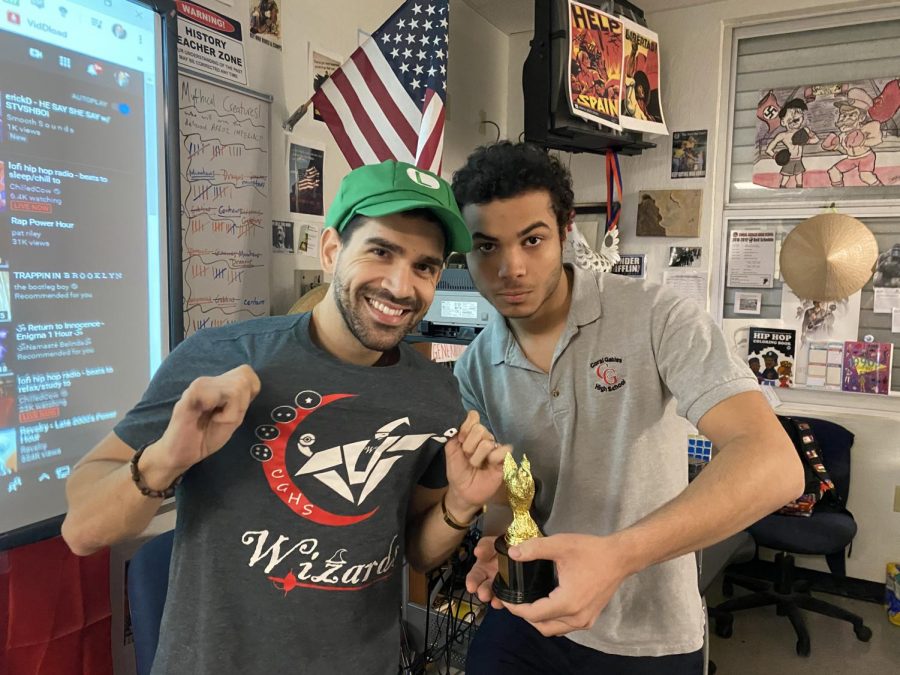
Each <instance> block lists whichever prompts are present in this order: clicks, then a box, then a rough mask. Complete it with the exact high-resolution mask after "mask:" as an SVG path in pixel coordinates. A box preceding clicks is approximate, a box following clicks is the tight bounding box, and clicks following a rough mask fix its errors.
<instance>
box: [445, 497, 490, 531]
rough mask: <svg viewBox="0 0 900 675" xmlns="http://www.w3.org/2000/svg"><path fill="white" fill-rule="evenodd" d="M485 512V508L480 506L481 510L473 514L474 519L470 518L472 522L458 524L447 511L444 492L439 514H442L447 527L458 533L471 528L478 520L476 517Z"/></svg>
mask: <svg viewBox="0 0 900 675" xmlns="http://www.w3.org/2000/svg"><path fill="white" fill-rule="evenodd" d="M486 510H487V506H482V507H481V510H480V511H478V513H476V514H475V517H474V518H472V520H470V521H469V522H468V523H465V524H463V523H461V522H459V521H458V520H457V519H456V518H454V517H453V514H451V513H450V511H448V510H447V493H446V492H445V493H444V495H443V496H442V497H441V512H442V513H443V514H444V522H445V523H447V525H449V526H450V527H452V528H453V529H454V530H460V531H464V530H468V529H469V528H470V527H472V525H473V524H474V523H475V521H476V520H478V516H480V515H481V514H482V513H484V512H485V511H486Z"/></svg>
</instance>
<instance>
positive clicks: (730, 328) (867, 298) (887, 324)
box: [720, 216, 900, 393]
mask: <svg viewBox="0 0 900 675" xmlns="http://www.w3.org/2000/svg"><path fill="white" fill-rule="evenodd" d="M805 219H806V217H805V216H801V217H791V218H783V219H777V218H768V219H762V218H752V217H731V218H729V219H727V220H726V223H725V228H724V235H723V238H724V245H723V247H722V250H723V251H724V252H725V255H724V256H723V265H724V274H723V276H722V279H723V282H724V283H723V284H722V288H720V291H721V292H722V293H723V297H722V319H723V322H722V327H723V330H724V332H725V334H726V338H727V339H728V340H729V344H730V346H731V347H732V349H733V350H734V351H735V353H737V354H738V355H739V356H742V357H744V356H746V347H747V345H746V337H747V333H748V328H749V327H750V326H761V327H771V328H784V327H787V325H786V324H784V323H782V299H783V297H784V293H785V290H784V289H785V286H784V283H783V281H782V279H781V276H780V270H779V268H778V255H779V253H780V251H781V242H782V241H783V240H784V238H785V237H786V236H787V235H788V234H789V233H790V231H791V230H793V228H794V227H795V226H797V225H799V224H800V223H801V222H803V221H804V220H805ZM859 220H861V221H862V222H863V223H864V224H865V225H866V226H867V227H868V228H869V230H871V232H872V233H873V234H874V235H875V240H876V241H877V242H878V250H879V252H883V251H886V250H889V249H891V247H892V246H893V245H894V244H900V216H897V217H885V216H878V217H864V216H860V217H859ZM734 230H749V231H754V230H755V231H760V232H773V233H774V234H775V264H774V269H775V274H774V276H773V280H772V288H759V287H749V286H729V285H728V284H727V280H728V271H729V270H728V265H729V260H730V255H729V254H730V253H731V250H730V245H729V242H730V241H731V233H732V231H734ZM740 293H744V294H751V295H755V294H759V295H760V296H761V304H760V307H759V314H758V315H748V314H743V313H740V312H739V311H737V309H738V308H737V306H736V303H735V301H736V300H737V299H738V294H740ZM850 309H852V310H853V311H855V306H854V307H851V308H850ZM874 309H875V288H874V286H873V282H872V279H870V280H869V281H868V283H867V284H866V285H865V287H864V288H863V289H862V291H861V293H860V296H859V326H858V331H857V335H856V336H855V337H848V338H846V339H857V340H863V339H864V338H865V337H866V336H868V335H870V336H872V338H874V341H875V342H891V343H893V344H894V357H893V361H892V365H893V369H892V380H891V390H892V393H893V392H900V333H893V332H892V331H891V318H892V315H891V314H890V313H876V312H875V311H874ZM798 341H799V336H798ZM797 388H802V385H797Z"/></svg>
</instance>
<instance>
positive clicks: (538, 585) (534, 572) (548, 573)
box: [491, 536, 556, 605]
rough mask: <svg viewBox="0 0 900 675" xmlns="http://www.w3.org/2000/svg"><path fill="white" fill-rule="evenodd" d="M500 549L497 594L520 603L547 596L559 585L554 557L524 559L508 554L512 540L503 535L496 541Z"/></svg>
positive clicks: (495, 543)
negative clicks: (509, 542) (516, 558)
mask: <svg viewBox="0 0 900 675" xmlns="http://www.w3.org/2000/svg"><path fill="white" fill-rule="evenodd" d="M494 549H495V550H496V551H497V576H496V577H495V578H494V583H493V585H492V587H491V588H492V590H493V591H494V595H495V596H497V597H498V598H500V599H501V600H503V601H504V602H508V603H510V604H513V605H521V604H524V603H527V602H534V601H535V600H539V599H540V598H544V597H546V596H547V595H549V594H550V591H552V590H553V589H554V588H556V573H555V570H554V569H553V561H552V560H529V561H526V562H522V561H519V560H513V559H512V558H510V557H509V544H507V543H506V540H505V539H504V538H503V537H502V536H501V537H497V539H496V540H495V541H494Z"/></svg>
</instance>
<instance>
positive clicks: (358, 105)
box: [312, 0, 449, 173]
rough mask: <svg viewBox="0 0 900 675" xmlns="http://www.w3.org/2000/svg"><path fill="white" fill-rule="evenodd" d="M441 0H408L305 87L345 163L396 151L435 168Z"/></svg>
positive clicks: (443, 33)
mask: <svg viewBox="0 0 900 675" xmlns="http://www.w3.org/2000/svg"><path fill="white" fill-rule="evenodd" d="M448 20H449V0H424V1H423V0H409V1H408V2H405V3H403V5H402V6H401V7H400V9H398V10H397V11H396V12H394V14H393V16H391V18H390V19H388V20H387V21H386V22H385V23H384V25H382V26H381V27H380V28H379V29H378V30H376V31H375V32H374V33H372V35H371V36H370V37H369V39H368V40H366V41H365V43H363V44H362V45H361V46H360V47H358V48H357V50H356V51H355V52H353V54H352V55H351V56H350V59H349V60H348V61H347V62H346V63H345V64H344V65H342V66H341V67H340V68H338V69H337V70H336V71H334V72H333V73H332V74H331V77H330V78H329V79H328V80H327V81H326V82H325V83H323V84H322V86H321V87H320V88H319V90H318V91H317V92H316V93H315V94H314V95H313V98H312V103H313V104H314V105H315V106H316V108H317V109H318V111H319V113H320V114H321V115H322V118H323V119H324V120H325V123H326V124H327V125H328V128H329V129H330V130H331V133H332V135H333V136H334V139H335V141H337V144H338V147H340V149H341V152H343V153H344V157H345V158H346V159H347V162H348V163H349V164H350V166H351V168H354V169H355V168H356V167H358V166H362V165H363V164H377V163H379V162H382V161H384V160H386V159H397V160H400V161H404V162H409V163H410V164H415V165H416V166H418V167H419V168H421V169H428V170H429V171H433V172H435V173H439V172H440V168H441V157H442V155H443V150H444V96H445V92H446V85H447V39H448Z"/></svg>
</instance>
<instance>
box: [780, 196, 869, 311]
mask: <svg viewBox="0 0 900 675" xmlns="http://www.w3.org/2000/svg"><path fill="white" fill-rule="evenodd" d="M877 259H878V243H877V242H876V241H875V235H873V234H872V233H871V232H870V231H869V228H867V227H866V226H865V225H863V224H862V223H861V222H860V221H858V220H857V219H856V218H852V217H850V216H847V215H844V214H842V213H823V214H822V215H819V216H814V217H813V218H810V219H808V220H805V221H803V222H802V223H800V224H799V225H798V226H797V227H795V228H794V229H793V231H792V232H791V233H790V234H789V235H788V236H787V237H785V240H784V244H783V245H782V247H781V275H782V277H784V282H785V283H786V284H787V285H788V286H790V287H791V290H792V291H794V293H796V294H797V297H800V298H803V299H805V300H825V301H830V300H841V299H843V298H846V297H848V296H850V295H853V294H854V293H856V291H858V290H859V289H861V288H862V287H863V286H865V285H866V282H867V281H868V280H869V278H870V277H871V276H872V271H873V268H874V267H875V261H876V260H877Z"/></svg>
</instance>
